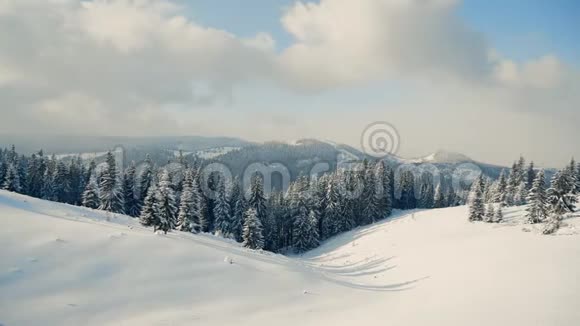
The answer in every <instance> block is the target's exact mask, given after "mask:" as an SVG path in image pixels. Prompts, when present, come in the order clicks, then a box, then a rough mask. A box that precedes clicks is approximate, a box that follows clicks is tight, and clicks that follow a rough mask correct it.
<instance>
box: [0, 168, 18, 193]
mask: <svg viewBox="0 0 580 326" xmlns="http://www.w3.org/2000/svg"><path fill="white" fill-rule="evenodd" d="M2 189H4V190H8V191H12V192H20V189H21V187H20V174H19V173H18V170H17V166H16V162H9V163H8V167H7V169H6V174H5V175H4V182H3V184H2Z"/></svg>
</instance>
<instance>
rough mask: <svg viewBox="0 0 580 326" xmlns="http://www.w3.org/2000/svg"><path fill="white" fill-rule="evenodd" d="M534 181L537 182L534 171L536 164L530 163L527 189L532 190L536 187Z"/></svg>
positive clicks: (527, 173) (527, 174)
mask: <svg viewBox="0 0 580 326" xmlns="http://www.w3.org/2000/svg"><path fill="white" fill-rule="evenodd" d="M534 180H536V170H535V169H534V162H530V165H529V166H528V170H527V172H526V187H527V188H528V190H529V189H532V187H533V185H534Z"/></svg>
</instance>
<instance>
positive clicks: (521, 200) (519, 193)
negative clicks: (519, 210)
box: [513, 182, 528, 206]
mask: <svg viewBox="0 0 580 326" xmlns="http://www.w3.org/2000/svg"><path fill="white" fill-rule="evenodd" d="M527 198H528V187H527V186H526V183H525V182H522V183H520V185H519V186H518V188H517V190H516V194H515V196H514V200H513V204H514V205H516V206H519V205H525V204H526V203H527Z"/></svg>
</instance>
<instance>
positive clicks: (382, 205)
mask: <svg viewBox="0 0 580 326" xmlns="http://www.w3.org/2000/svg"><path fill="white" fill-rule="evenodd" d="M375 180H376V187H377V190H378V191H377V196H378V198H379V205H378V209H379V212H380V213H381V218H382V217H387V216H389V215H391V212H392V210H393V198H392V190H391V180H390V172H389V168H388V167H387V166H386V165H385V162H384V161H383V160H381V161H378V162H377V164H376V165H375ZM321 211H322V210H320V211H319V213H318V214H320V212H321Z"/></svg>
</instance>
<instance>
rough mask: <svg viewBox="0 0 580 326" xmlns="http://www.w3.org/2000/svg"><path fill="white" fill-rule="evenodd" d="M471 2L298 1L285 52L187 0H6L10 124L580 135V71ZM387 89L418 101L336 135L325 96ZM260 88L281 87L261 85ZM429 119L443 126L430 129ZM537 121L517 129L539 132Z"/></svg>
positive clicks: (364, 116)
mask: <svg viewBox="0 0 580 326" xmlns="http://www.w3.org/2000/svg"><path fill="white" fill-rule="evenodd" d="M457 7H458V1H456V0H358V1H350V0H320V1H319V2H316V3H303V2H296V3H295V4H294V5H292V6H290V7H289V8H288V9H287V10H286V11H285V12H284V14H283V16H282V17H281V24H282V26H283V27H284V28H285V29H286V31H287V32H288V33H290V35H291V36H293V38H294V42H293V43H292V44H290V45H289V46H288V47H287V48H277V44H276V40H275V39H273V38H272V36H271V35H270V34H268V33H267V32H262V33H258V34H257V35H255V36H254V37H249V38H239V37H237V36H235V35H234V34H232V33H230V32H229V31H225V30H220V29H216V28H211V27H207V26H202V25H200V24H199V23H197V22H195V21H192V20H191V19H189V18H187V17H186V16H185V15H184V14H183V13H184V8H182V7H180V6H179V5H176V4H175V3H174V2H171V1H159V0H158V1H156V0H94V1H81V0H0V111H1V114H2V119H0V129H1V130H3V131H5V132H28V131H38V130H46V131H52V132H58V133H66V132H75V133H92V134H152V133H155V134H197V133H204V134H211V135H228V136H242V137H248V138H253V139H257V140H266V139H280V138H281V137H288V138H300V137H302V136H306V135H308V136H320V137H321V138H328V139H332V138H336V139H337V140H339V141H344V142H349V143H351V144H352V143H356V141H357V135H355V134H356V133H358V132H359V130H358V129H357V128H358V127H357V126H358V125H357V126H354V128H355V129H353V131H350V129H349V130H347V129H348V128H353V125H352V121H357V122H358V124H359V125H364V123H365V121H366V122H369V121H373V120H377V119H381V120H383V119H385V118H387V119H389V120H393V123H398V124H400V125H401V126H405V125H406V124H407V125H408V124H410V122H405V121H407V120H409V121H413V125H420V126H422V128H421V129H417V128H415V127H412V128H411V127H409V130H412V133H413V135H415V136H416V135H417V134H418V133H424V134H427V135H430V137H429V139H428V141H421V138H420V137H415V138H413V137H410V138H409V139H410V141H409V142H408V143H411V142H413V143H417V144H418V145H416V146H417V148H419V149H417V150H418V151H420V148H425V152H427V151H430V150H433V149H434V148H432V147H433V146H435V145H433V144H434V143H437V142H438V143H439V144H443V145H442V146H443V147H445V146H446V145H445V144H448V143H453V142H454V141H459V140H461V141H463V142H465V144H466V145H465V147H464V148H468V146H467V145H469V144H472V143H473V142H478V139H484V140H485V141H488V140H493V141H495V142H499V141H503V139H504V138H505V134H506V132H504V133H488V134H486V132H485V131H483V130H482V129H481V126H479V125H478V128H479V129H477V130H478V135H477V137H474V138H473V139H471V138H468V137H460V138H457V137H455V138H454V137H452V135H451V136H450V135H449V133H446V132H443V131H441V130H440V128H439V127H440V126H442V125H447V124H449V123H450V121H457V122H456V125H454V126H453V128H448V129H449V130H455V132H456V133H465V132H467V131H469V130H470V128H459V127H460V126H466V125H467V124H470V123H475V122H474V120H477V119H479V120H481V121H486V123H490V121H494V120H495V121H502V123H503V124H502V126H505V125H506V123H505V121H506V117H509V121H510V123H516V124H517V121H518V119H521V115H522V114H524V113H525V114H528V115H530V116H529V117H528V118H526V119H525V120H526V121H530V123H529V125H533V126H534V128H536V127H538V126H540V125H541V124H540V123H539V122H538V121H543V120H542V119H543V118H544V117H546V116H549V118H550V119H552V120H551V121H552V124H550V125H548V124H547V125H546V126H543V128H544V130H542V132H543V133H546V134H549V135H550V137H545V138H546V139H550V141H551V142H553V141H554V139H558V137H563V136H562V130H566V132H567V134H566V135H567V136H566V137H569V138H574V137H575V138H578V137H580V131H577V130H576V129H577V128H576V129H574V128H568V127H567V128H561V125H563V124H566V126H570V125H573V124H574V123H576V122H577V123H580V121H579V120H580V117H579V115H578V106H580V94H579V92H578V91H577V90H578V89H580V77H579V76H580V73H578V71H577V70H574V68H572V67H570V66H569V65H567V64H566V63H564V62H562V61H561V60H560V59H559V58H558V57H557V56H555V55H547V56H544V57H540V58H537V59H534V60H529V61H527V62H516V61H514V60H510V59H509V58H504V57H502V56H500V55H499V54H497V53H496V51H494V49H493V46H492V44H490V43H489V42H488V40H486V38H485V36H484V35H482V34H480V33H478V32H477V31H475V30H473V29H471V28H470V27H469V26H468V25H466V24H465V22H464V21H462V20H461V18H460V17H459V16H458V15H457V14H456V10H457ZM384 80H394V81H395V82H396V83H399V86H400V85H403V86H401V87H404V88H405V89H404V90H403V91H404V92H402V93H405V94H412V95H411V96H409V97H411V98H412V100H409V99H408V98H406V97H405V96H402V97H403V99H402V100H401V101H400V102H399V103H395V104H393V103H389V104H388V105H387V104H384V103H376V101H378V100H374V99H372V98H373V95H372V94H370V95H368V96H369V97H370V98H369V97H366V98H364V99H362V100H361V101H360V102H361V103H360V104H356V105H355V106H354V107H342V111H341V112H340V114H337V115H334V114H333V115H332V118H333V119H340V120H341V121H340V122H337V125H339V126H340V127H337V128H331V127H330V126H328V123H327V120H328V119H329V115H331V112H333V111H332V108H327V107H322V106H324V105H323V104H320V103H321V101H318V100H319V99H320V98H324V97H325V96H327V97H332V96H335V95H333V93H332V90H338V92H341V91H342V90H345V89H350V88H357V87H364V86H368V85H376V84H373V83H379V82H380V81H384ZM248 84H249V85H251V86H250V87H244V86H246V85H248ZM256 85H258V86H256ZM259 85H267V87H263V88H262V90H259V89H258V90H256V89H253V88H256V87H260V86H259ZM273 85H275V86H273ZM361 85H362V86H361ZM273 88H277V89H278V90H280V92H281V93H284V96H285V98H284V100H281V99H276V98H273V99H272V98H271V99H270V100H269V101H268V102H267V103H262V97H261V96H263V94H262V93H261V92H268V91H272V89H273ZM248 89H251V91H250V92H253V93H251V94H252V95H253V96H254V97H258V98H259V99H257V100H254V101H253V102H251V103H249V104H248V103H237V102H236V92H238V91H241V92H243V91H248ZM304 91H306V92H304ZM325 91H326V92H325ZM379 91H380V90H379ZM334 94H336V93H334ZM377 98H380V96H377ZM327 102H329V103H330V102H332V101H327ZM369 102H371V103H372V104H369ZM297 103H299V104H300V105H301V106H304V107H308V108H309V110H308V112H309V116H308V119H310V120H311V121H302V120H301V119H299V118H297V117H295V116H294V115H296V113H295V110H297V109H302V110H303V111H301V112H300V113H299V114H298V115H299V116H300V114H304V112H306V111H307V110H306V109H303V108H297V107H296V106H297ZM256 106H260V108H259V109H258V108H256ZM377 107H380V108H381V109H383V111H384V112H386V113H385V114H386V117H383V116H381V111H380V110H377ZM486 110H488V111H486ZM502 112H503V113H502ZM508 112H509V113H508ZM377 115H379V116H377ZM502 115H503V116H502ZM418 116H419V117H428V120H429V121H428V122H429V123H421V122H416V121H415V120H414V119H415V118H416V117H418ZM426 119H427V118H426ZM304 120H306V119H304ZM256 121H259V122H263V123H262V124H259V123H256ZM288 121H291V123H288ZM532 122H533V123H532ZM248 125H249V127H247V126H248ZM529 125H528V126H517V127H514V128H516V129H517V130H518V131H522V132H529V128H530V127H529ZM488 128H492V127H491V126H490V127H488ZM575 130H576V131H575ZM510 133H514V132H512V131H510ZM515 133H517V131H516V132H515ZM345 135H350V136H349V137H351V138H352V139H354V141H348V140H347V139H345V138H344V137H345ZM467 142H470V143H469V144H468V143H467ZM525 142H526V139H525V138H520V139H518V143H514V144H512V143H509V144H507V143H506V144H505V145H502V146H504V147H505V148H507V147H508V146H509V147H510V148H513V147H514V146H520V147H522V148H523V147H526V146H528V145H529V144H527V143H525ZM539 142H540V143H541V140H539ZM560 143H566V141H561V142H560ZM518 144H519V145H518ZM534 145H536V144H534ZM440 146H441V145H440ZM528 147H529V146H528ZM536 147H537V148H544V147H546V146H545V144H542V145H538V146H536ZM536 147H535V148H536ZM546 148H547V149H546V152H547V151H548V150H552V149H553V148H551V147H549V146H547V147H546ZM451 149H453V148H451ZM460 149H463V148H460ZM535 150H536V151H537V149H535ZM410 152H413V151H412V150H411V151H410ZM416 154H421V153H416ZM468 154H469V153H468ZM490 155H493V154H490ZM498 155H499V154H498ZM502 155H503V154H502Z"/></svg>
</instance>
